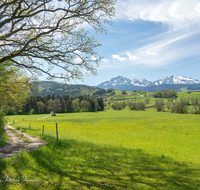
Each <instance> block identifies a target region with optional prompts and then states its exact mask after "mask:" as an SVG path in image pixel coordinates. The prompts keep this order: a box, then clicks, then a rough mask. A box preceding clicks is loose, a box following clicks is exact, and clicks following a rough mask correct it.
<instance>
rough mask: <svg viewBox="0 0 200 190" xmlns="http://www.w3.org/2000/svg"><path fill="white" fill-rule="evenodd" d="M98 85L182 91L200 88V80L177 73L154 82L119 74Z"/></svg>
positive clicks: (116, 87)
mask: <svg viewBox="0 0 200 190" xmlns="http://www.w3.org/2000/svg"><path fill="white" fill-rule="evenodd" d="M97 87H99V88H103V89H109V88H114V89H117V90H127V91H132V90H133V89H136V90H138V89H140V90H143V91H147V92H156V91H157V90H167V89H173V90H175V91H180V89H181V88H185V89H187V90H200V81H198V80H197V79H192V78H191V77H182V76H176V75H170V76H167V77H165V78H163V79H159V80H156V81H153V82H151V81H148V80H146V79H143V78H135V79H133V80H131V79H128V78H126V77H123V76H117V77H115V78H112V79H111V80H110V81H106V82H103V83H101V84H99V85H97Z"/></svg>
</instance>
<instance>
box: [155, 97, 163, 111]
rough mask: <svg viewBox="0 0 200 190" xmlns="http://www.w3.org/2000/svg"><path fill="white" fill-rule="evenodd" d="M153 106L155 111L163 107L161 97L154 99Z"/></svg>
mask: <svg viewBox="0 0 200 190" xmlns="http://www.w3.org/2000/svg"><path fill="white" fill-rule="evenodd" d="M155 108H156V109H157V111H162V110H163V108H164V104H163V99H156V100H155Z"/></svg>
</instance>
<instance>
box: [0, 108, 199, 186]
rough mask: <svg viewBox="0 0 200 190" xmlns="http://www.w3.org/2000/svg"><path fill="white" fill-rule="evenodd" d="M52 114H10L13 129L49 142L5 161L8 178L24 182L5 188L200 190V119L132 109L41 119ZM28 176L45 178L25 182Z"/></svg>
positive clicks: (1, 163) (2, 167)
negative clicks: (25, 177)
mask: <svg viewBox="0 0 200 190" xmlns="http://www.w3.org/2000/svg"><path fill="white" fill-rule="evenodd" d="M45 116H47V115H31V116H30V115H29V116H24V115H21V116H19V115H18V116H7V117H6V118H7V120H8V122H11V126H14V127H15V128H17V129H19V130H21V131H23V132H26V133H28V134H30V135H33V136H37V137H39V138H42V139H44V140H46V141H47V143H48V144H47V145H46V146H44V147H42V148H40V149H38V150H34V151H31V152H28V153H19V154H18V155H15V156H14V157H12V158H10V159H1V160H0V180H2V179H4V178H5V176H9V178H17V177H18V178H20V179H21V183H19V182H13V183H12V182H9V183H8V182H7V183H6V182H4V183H0V187H2V188H4V189H185V190H188V189H199V188H200V149H199V144H200V139H199V134H200V117H199V115H194V114H174V113H170V112H156V110H154V109H147V110H146V111H129V110H128V109H124V110H122V111H114V110H105V111H103V112H94V113H69V114H57V116H56V117H48V118H45V119H42V120H36V119H39V118H42V117H45ZM13 120H14V124H13ZM29 123H31V128H30V129H29ZM56 123H57V124H58V131H59V133H58V136H59V142H58V143H57V139H56V127H55V126H56ZM43 125H44V136H42V126H43ZM24 176H27V179H28V180H38V181H37V182H29V181H25V180H24ZM23 180H24V181H23Z"/></svg>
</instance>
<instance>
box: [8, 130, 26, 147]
mask: <svg viewBox="0 0 200 190" xmlns="http://www.w3.org/2000/svg"><path fill="white" fill-rule="evenodd" d="M7 129H8V130H10V131H11V132H12V133H13V134H14V135H15V136H17V137H18V138H19V139H20V140H22V141H24V142H25V143H28V142H29V139H28V138H26V137H24V136H23V135H22V134H20V133H18V132H16V131H15V130H13V129H11V128H9V127H7Z"/></svg>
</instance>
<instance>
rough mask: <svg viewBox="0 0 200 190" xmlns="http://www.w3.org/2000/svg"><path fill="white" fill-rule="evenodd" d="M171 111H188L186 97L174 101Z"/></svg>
mask: <svg viewBox="0 0 200 190" xmlns="http://www.w3.org/2000/svg"><path fill="white" fill-rule="evenodd" d="M171 112H172V113H188V111H187V102H186V100H185V98H181V100H180V101H179V102H176V103H173V105H172V108H171Z"/></svg>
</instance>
